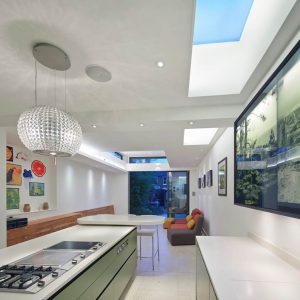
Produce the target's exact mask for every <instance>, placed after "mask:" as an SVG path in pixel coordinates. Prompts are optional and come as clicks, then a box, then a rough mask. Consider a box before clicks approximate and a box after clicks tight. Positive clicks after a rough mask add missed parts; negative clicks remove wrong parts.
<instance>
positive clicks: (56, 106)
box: [54, 70, 57, 107]
mask: <svg viewBox="0 0 300 300" xmlns="http://www.w3.org/2000/svg"><path fill="white" fill-rule="evenodd" d="M54 101H55V107H57V102H56V70H54Z"/></svg>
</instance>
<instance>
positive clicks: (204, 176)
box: [202, 174, 206, 188]
mask: <svg viewBox="0 0 300 300" xmlns="http://www.w3.org/2000/svg"><path fill="white" fill-rule="evenodd" d="M205 187H206V175H205V174H204V175H203V177H202V188H205Z"/></svg>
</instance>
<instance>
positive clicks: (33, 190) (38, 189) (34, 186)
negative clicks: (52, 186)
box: [29, 182, 45, 196]
mask: <svg viewBox="0 0 300 300" xmlns="http://www.w3.org/2000/svg"><path fill="white" fill-rule="evenodd" d="M29 196H45V184H44V183H43V182H29Z"/></svg>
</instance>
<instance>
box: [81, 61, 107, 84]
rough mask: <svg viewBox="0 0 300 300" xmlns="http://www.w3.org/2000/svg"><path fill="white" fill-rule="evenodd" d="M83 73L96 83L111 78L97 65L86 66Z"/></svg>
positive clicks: (105, 70)
mask: <svg viewBox="0 0 300 300" xmlns="http://www.w3.org/2000/svg"><path fill="white" fill-rule="evenodd" d="M85 72H86V75H87V76H89V77H90V78H91V79H93V80H95V81H98V82H107V81H110V80H111V78H112V76H111V73H110V72H109V71H108V70H107V69H105V68H103V67H101V66H98V65H90V66H87V67H86V68H85Z"/></svg>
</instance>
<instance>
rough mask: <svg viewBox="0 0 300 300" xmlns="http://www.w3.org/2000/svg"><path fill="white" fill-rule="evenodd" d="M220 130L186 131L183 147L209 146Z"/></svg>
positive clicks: (197, 129) (198, 129) (199, 129)
mask: <svg viewBox="0 0 300 300" xmlns="http://www.w3.org/2000/svg"><path fill="white" fill-rule="evenodd" d="M217 130H218V128H192V129H184V138H183V145H185V146H192V145H208V144H209V143H210V142H211V140H212V139H213V137H214V135H215V134H216V132H217Z"/></svg>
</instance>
